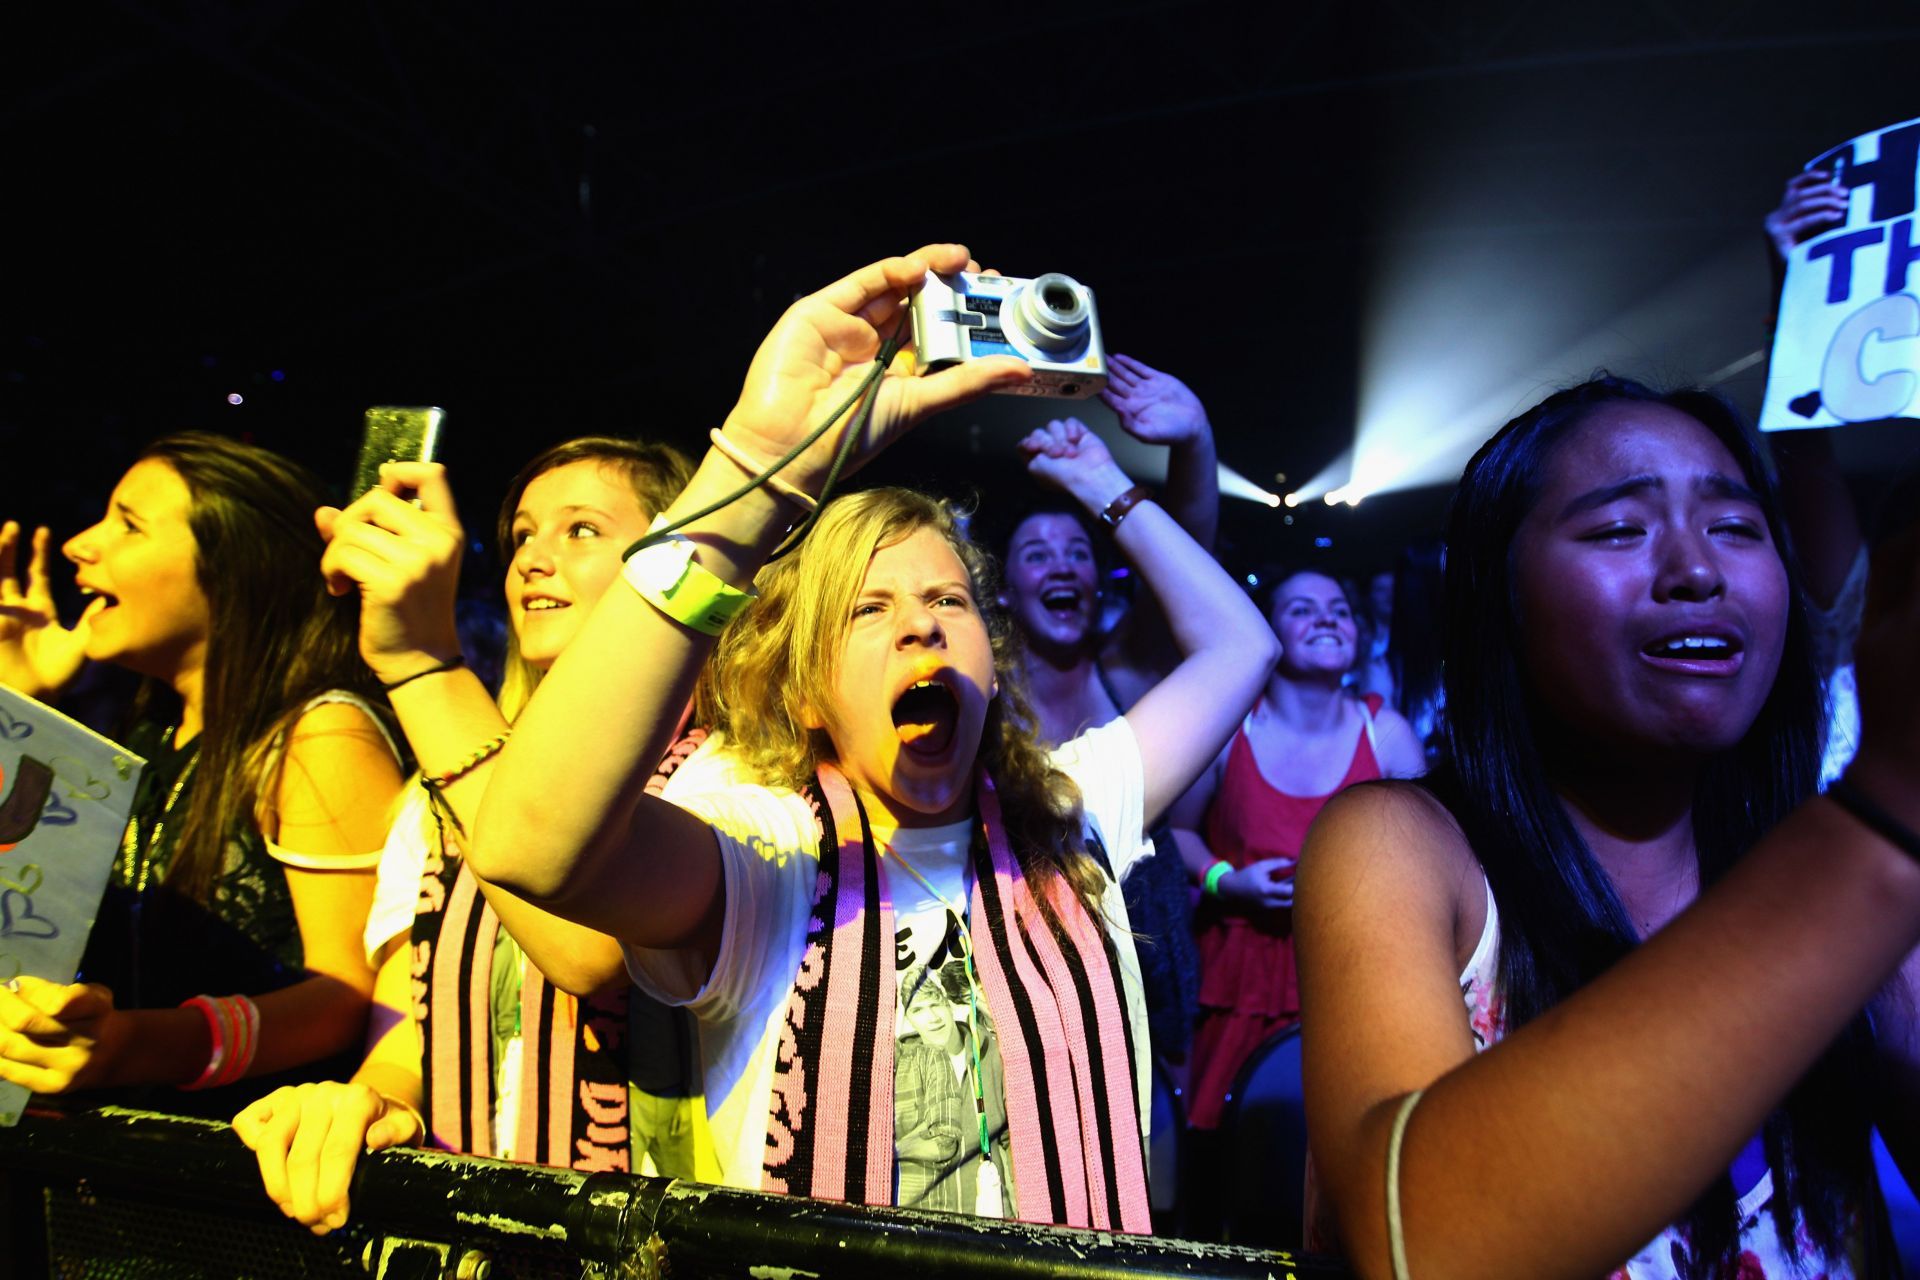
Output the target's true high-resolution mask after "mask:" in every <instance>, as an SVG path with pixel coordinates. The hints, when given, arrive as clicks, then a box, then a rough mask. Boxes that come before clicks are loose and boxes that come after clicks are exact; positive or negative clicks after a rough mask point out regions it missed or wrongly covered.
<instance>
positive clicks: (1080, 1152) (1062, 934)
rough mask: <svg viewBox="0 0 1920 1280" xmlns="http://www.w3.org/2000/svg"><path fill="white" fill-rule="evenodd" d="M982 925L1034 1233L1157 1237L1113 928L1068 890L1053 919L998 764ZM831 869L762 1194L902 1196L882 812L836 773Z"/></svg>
mask: <svg viewBox="0 0 1920 1280" xmlns="http://www.w3.org/2000/svg"><path fill="white" fill-rule="evenodd" d="M975 795H976V807H977V812H978V815H979V826H978V827H977V828H976V831H975V836H974V845H973V871H974V875H973V893H972V896H971V899H970V903H969V911H968V922H969V929H970V930H971V933H972V940H973V952H974V957H975V961H976V964H977V966H978V969H979V976H980V983H981V986H982V988H983V989H984V991H985V993H986V1001H987V1008H988V1012H989V1013H990V1014H991V1015H992V1018H993V1023H994V1026H995V1028H996V1030H997V1031H998V1034H999V1040H1000V1052H1001V1058H1002V1061H1003V1065H1004V1067H1005V1074H1006V1094H1007V1096H1006V1105H1007V1123H1008V1130H1009V1136H1010V1139H1011V1144H1012V1153H1013V1169H1014V1195H1015V1201H1014V1206H1013V1207H1014V1212H1013V1215H1012V1216H1015V1217H1018V1218H1020V1219H1022V1220H1025V1221H1028V1222H1045V1223H1052V1224H1055V1225H1058V1226H1072V1227H1091V1228H1096V1229H1100V1230H1111V1231H1134V1232H1143V1233H1144V1232H1150V1231H1151V1230H1152V1222H1151V1218H1150V1215H1149V1210H1148V1201H1147V1179H1146V1166H1145V1161H1144V1155H1143V1152H1142V1150H1141V1142H1140V1120H1139V1114H1138V1107H1137V1104H1136V1101H1135V1099H1136V1094H1135V1086H1134V1054H1135V1053H1136V1052H1142V1051H1144V1046H1141V1047H1140V1048H1138V1049H1136V1047H1135V1046H1134V1044H1133V1043H1132V1033H1131V1028H1130V1027H1129V1025H1128V1021H1127V1012H1126V1001H1125V998H1124V994H1123V992H1122V989H1121V984H1120V968H1119V965H1118V963H1117V958H1116V956H1115V953H1114V949H1113V942H1112V940H1111V939H1110V938H1109V937H1108V936H1107V931H1106V929H1105V928H1104V927H1103V926H1102V924H1101V922H1100V921H1099V920H1098V919H1097V918H1096V917H1095V916H1093V915H1092V914H1090V913H1089V912H1088V911H1087V909H1086V908H1085V907H1084V906H1083V905H1082V904H1081V902H1080V900H1079V899H1078V898H1077V897H1075V896H1074V893H1073V890H1072V888H1071V887H1070V886H1069V885H1068V884H1067V883H1066V882H1065V881H1064V880H1063V879H1059V878H1055V879H1053V880H1052V881H1051V882H1050V883H1049V884H1048V885H1047V886H1046V887H1045V888H1044V889H1043V890H1041V892H1044V893H1045V894H1046V895H1047V899H1048V903H1049V905H1050V906H1051V907H1052V908H1053V911H1054V914H1055V915H1056V916H1057V917H1058V918H1059V920H1060V921H1061V922H1062V925H1061V927H1059V928H1056V927H1054V925H1052V924H1051V923H1050V922H1049V921H1048V919H1047V917H1046V916H1045V915H1043V914H1042V912H1041V909H1040V903H1039V900H1038V898H1037V897H1036V891H1035V888H1034V887H1033V886H1032V885H1031V884H1029V882H1028V880H1027V878H1026V876H1025V875H1024V874H1023V873H1022V871H1021V869H1020V863H1019V860H1018V859H1017V858H1015V857H1014V855H1013V851H1012V850H1011V849H1010V848H1009V847H1008V844H1007V836H1006V828H1005V826H1004V824H1003V823H1002V822H1001V819H1000V804H999V800H998V798H997V796H996V795H995V792H994V787H993V783H992V780H991V779H989V778H988V777H987V775H986V772H985V770H982V771H981V772H980V775H979V778H978V781H977V783H976V785H975ZM812 799H813V801H814V807H815V810H816V812H817V813H818V814H819V817H820V826H821V835H820V871H819V881H818V887H817V889H816V891H815V894H814V903H813V913H812V917H811V919H809V921H808V924H807V946H806V951H805V953H804V955H803V957H802V960H801V963H800V970H799V972H798V974H796V975H795V978H794V984H793V994H792V996H791V997H790V998H789V1000H788V1002H787V1010H786V1017H785V1020H784V1022H783V1023H782V1026H781V1030H780V1043H779V1048H778V1051H777V1054H776V1061H775V1063H774V1079H773V1091H772V1097H771V1100H770V1103H769V1110H768V1117H767V1155H766V1162H765V1166H764V1168H763V1170H762V1179H761V1186H762V1187H763V1188H764V1189H765V1190H768V1191H778V1192H786V1193H789V1194H793V1195H804V1196H815V1197H820V1198H824V1199H829V1200H843V1201H851V1202H855V1203H862V1204H875V1205H884V1204H891V1203H892V1202H893V1185H894V1171H893V1069H894V1068H893V1050H894V1036H893V1032H894V1002H895V991H894V950H893V932H894V930H893V900H892V897H891V895H890V894H889V893H888V891H887V880H886V873H885V870H884V869H883V867H882V863H881V859H880V858H879V857H878V856H877V855H876V853H875V849H874V842H873V837H872V832H871V831H870V830H869V829H868V827H867V822H866V815H865V813H864V812H863V811H862V810H861V808H860V805H859V802H858V801H857V800H856V799H855V797H854V795H853V791H852V788H850V787H849V786H848V785H847V782H846V780H845V779H844V778H843V777H842V776H841V775H840V773H839V772H838V771H837V770H835V769H833V768H832V767H831V766H827V765H823V766H822V767H821V770H820V775H819V778H818V781H817V785H816V787H815V788H814V794H813V796H812Z"/></svg>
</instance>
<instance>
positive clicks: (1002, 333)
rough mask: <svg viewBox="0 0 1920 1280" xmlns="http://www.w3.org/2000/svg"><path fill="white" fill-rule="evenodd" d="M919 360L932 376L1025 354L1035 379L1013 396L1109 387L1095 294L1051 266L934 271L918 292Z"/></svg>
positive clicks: (1075, 394) (1075, 396) (1080, 393)
mask: <svg viewBox="0 0 1920 1280" xmlns="http://www.w3.org/2000/svg"><path fill="white" fill-rule="evenodd" d="M913 349H914V363H915V365H916V366H917V367H918V369H919V370H920V372H922V373H925V372H926V371H927V370H929V369H944V368H946V367H947V366H948V365H954V364H959V363H960V362H961V361H963V360H977V359H979V358H980V357H981V356H1018V357H1020V359H1022V360H1025V361H1026V362H1027V363H1028V364H1030V365H1032V366H1033V381H1031V382H1029V383H1027V384H1026V385H1025V386H1020V387H1009V388H1007V391H1008V393H1009V394H1011V395H1023V396H1054V397H1058V398H1061V399H1069V400H1082V399H1085V398H1086V397H1088V396H1090V395H1093V394H1094V393H1095V392H1097V391H1099V390H1100V389H1101V388H1102V387H1104V386H1106V385H1107V351H1106V348H1105V347H1103V346H1101V345H1100V316H1099V313H1098V312H1096V311H1095V310H1094V308H1093V291H1092V290H1091V289H1089V288H1087V287H1086V286H1085V285H1083V284H1081V283H1080V282H1079V281H1078V280H1075V279H1074V278H1073V277H1072V276H1064V275H1061V274H1060V273H1059V272H1058V271H1050V272H1048V273H1047V274H1046V275H1044V276H1040V277H1037V278H1036V279H1033V280H1019V279H1015V278H1014V277H1012V276H987V275H975V274H974V273H973V272H970V271H960V272H956V273H955V274H953V275H950V276H942V275H934V274H932V273H928V275H927V283H926V285H925V286H924V287H923V288H922V289H921V290H920V292H919V293H917V294H915V295H914V296H913Z"/></svg>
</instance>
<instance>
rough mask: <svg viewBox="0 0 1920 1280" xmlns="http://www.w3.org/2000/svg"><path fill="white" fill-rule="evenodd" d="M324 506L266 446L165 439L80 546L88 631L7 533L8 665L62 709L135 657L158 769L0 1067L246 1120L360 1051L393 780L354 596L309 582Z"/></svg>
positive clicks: (58, 1083) (305, 480)
mask: <svg viewBox="0 0 1920 1280" xmlns="http://www.w3.org/2000/svg"><path fill="white" fill-rule="evenodd" d="M321 500H322V490H321V488H320V485H319V484H318V482H317V481H315V479H314V478H313V477H312V476H311V475H309V474H308V473H307V472H306V471H305V470H303V469H302V468H300V467H298V466H296V465H294V464H293V463H291V462H288V461H287V460H286V459H284V458H281V457H278V456H276V455H275V454H272V453H269V452H267V451H266V450H264V449H259V448H255V447H253V446H250V445H243V444H238V443H236V442H234V441H231V440H226V439H223V438H221V437H218V436H212V435H204V434H200V433H183V434H180V435H174V436H169V437H167V438H165V439H162V440H160V441H158V442H156V443H155V444H153V445H151V446H150V447H149V448H148V449H147V451H146V452H145V454H143V455H142V456H141V458H140V459H139V461H137V462H135V463H134V465H133V467H132V468H131V469H130V470H128V472H127V473H126V475H125V476H124V477H122V479H121V480H120V483H119V484H118V485H117V486H115V488H114V490H113V495H112V497H111V499H110V500H109V502H108V506H107V512H106V514H105V516H104V517H103V518H102V519H101V520H100V522H99V523H98V524H95V525H94V526H93V527H91V528H89V529H87V530H85V531H84V532H82V533H80V534H78V535H76V536H75V537H74V538H73V539H72V540H70V541H69V542H68V543H67V544H66V547H65V552H66V556H67V558H68V559H70V560H72V561H73V562H74V563H75V564H76V565H77V566H78V569H79V572H78V579H79V584H80V588H81V590H82V591H83V592H84V593H86V594H88V595H90V596H92V597H93V600H92V601H91V603H90V604H89V605H88V607H87V609H86V612H85V613H84V614H83V615H82V616H81V618H80V621H79V622H78V623H77V624H76V625H75V626H74V627H73V628H72V629H71V630H69V629H66V628H63V627H61V626H60V624H59V622H58V620H57V619H56V618H55V616H54V608H53V599H52V593H51V589H50V581H49V573H48V567H47V550H48V543H49V535H48V532H47V530H45V529H40V530H37V531H36V532H35V534H34V538H33V549H32V558H31V561H30V563H29V565H28V573H27V584H26V589H25V590H24V591H22V590H21V588H20V586H19V585H18V584H17V583H16V581H15V578H14V574H13V572H12V570H13V563H12V562H13V560H14V558H15V556H16V555H17V553H18V549H19V534H20V531H19V529H18V527H17V526H15V525H12V524H9V525H8V526H7V527H6V529H5V530H4V531H0V581H4V583H5V584H6V585H5V588H4V597H5V598H4V599H0V605H4V606H5V614H6V619H5V625H4V630H0V663H4V678H5V679H6V680H7V682H8V683H9V684H12V685H14V686H15V687H17V688H19V689H21V690H22V691H23V692H26V693H28V694H31V695H33V696H34V697H38V698H42V699H46V700H52V699H53V698H55V697H57V696H58V695H59V693H60V691H61V689H63V688H64V687H65V686H66V685H67V684H68V683H69V682H71V681H72V680H73V678H74V677H75V676H76V675H77V674H78V673H79V670H80V667H81V665H82V661H83V659H85V658H92V659H96V660H99V661H103V662H111V663H115V664H118V665H120V666H123V667H127V668H129V669H131V670H133V671H136V672H138V673H139V674H141V675H142V676H144V677H146V679H145V682H144V683H143V685H142V687H141V690H140V694H139V697H138V701H137V704H136V706H135V708H134V712H135V714H134V721H135V723H134V726H133V728H132V731H131V732H130V733H129V734H128V735H127V738H126V743H127V745H128V746H129V747H130V748H131V749H133V750H134V751H136V752H138V753H139V754H141V755H142V756H144V757H146V759H147V761H148V766H147V772H146V774H145V775H144V777H143V778H142V780H141V789H140V792H139V794H138V796H137V797H136V799H135V802H134V809H133V819H132V821H131V823H130V824H129V825H128V827H127V832H126V836H125V840H124V845H123V848H122V850H121V853H120V855H119V856H118V857H116V859H115V861H114V865H113V872H112V879H111V881H110V883H109V885H108V889H107V895H106V899H105V901H104V902H103V903H102V905H101V909H100V914H99V917H98V918H97V920H96V921H95V923H94V926H93V932H92V935H91V937H90V938H89V941H88V945H87V951H86V955H85V958H84V959H83V961H82V962H81V970H80V972H81V977H82V979H83V980H84V981H83V983H80V984H75V985H72V986H58V985H55V984H51V983H47V982H43V981H39V980H37V979H33V978H30V977H26V976H22V977H21V978H20V979H19V980H18V981H19V990H18V991H17V992H15V991H12V990H4V991H0V1026H4V1028H5V1030H6V1032H7V1034H6V1036H5V1038H4V1040H0V1079H6V1080H11V1081H14V1082H15V1083H18V1084H21V1085H24V1086H26V1087H27V1088H29V1089H31V1090H33V1091H34V1092H36V1093H66V1092H69V1091H75V1090H96V1089H126V1088H130V1087H133V1086H172V1087H173V1088H175V1089H179V1090H186V1091H187V1092H176V1093H169V1094H167V1095H165V1097H164V1098H153V1097H151V1096H150V1095H149V1096H148V1097H147V1102H148V1105H154V1106H158V1107H161V1108H162V1109H164V1110H169V1111H186V1112H190V1113H200V1114H207V1115H231V1114H232V1113H233V1110H234V1109H235V1108H236V1107H238V1106H240V1105H242V1104H243V1103H244V1102H245V1101H247V1099H248V1098H249V1097H255V1096H258V1095H259V1093H260V1092H262V1091H263V1090H265V1089H268V1088H271V1087H273V1086H274V1085H275V1084H277V1083H280V1082H281V1081H283V1080H285V1079H289V1078H294V1079H298V1078H303V1077H304V1078H314V1076H315V1074H316V1073H319V1072H322V1071H325V1070H337V1069H339V1068H338V1066H337V1065H336V1064H337V1063H338V1062H340V1061H343V1060H344V1061H351V1058H350V1057H348V1056H346V1055H348V1054H350V1052H351V1051H352V1049H353V1048H354V1046H356V1045H357V1044H358V1043H359V1041H360V1038H361V1036H362V1034H363V1031H364V1028H365V1025H366V1013H367V1001H368V996H369V994H370V992H371V990H372V987H373V973H372V970H370V969H369V968H368V967H367V963H366V959H365V957H364V956H363V955H362V954H361V950H360V929H361V925H362V923H363V922H364V921H365V920H366V913H367V904H368V902H369V901H370V900H371V898H372V895H373V886H374V867H375V863H376V862H377V861H378V859H379V850H380V844H381V841H382V839H383V838H384V836H385V834H386V823H387V811H388V807H389V804H390V803H391V801H392V799H393V797H394V795H395V794H396V792H397V791H398V789H399V786H400V780H401V771H400V764H399V761H398V759H397V757H396V754H395V750H394V746H393V744H392V742H391V741H390V739H389V738H388V736H387V731H386V729H385V728H384V727H383V726H382V724H381V720H380V715H379V713H377V712H376V711H375V709H374V705H373V703H372V702H371V701H370V699H373V698H377V697H378V689H377V686H375V685H374V683H373V681H372V678H371V676H370V675H369V673H368V672H367V669H366V667H365V666H364V665H362V664H361V662H360V660H359V659H358V657H356V656H355V653H354V619H355V602H354V601H352V600H341V599H335V598H333V597H331V596H329V595H328V594H327V592H326V590H325V588H324V586H323V585H322V584H321V582H320V580H319V578H318V576H317V575H316V574H315V572H314V568H315V566H316V565H317V564H318V563H319V560H320V551H321V542H320V538H319V536H318V535H317V534H316V533H315V531H314V528H313V508H314V506H315V504H316V503H318V502H320V501H321ZM303 1068H304V1069H306V1070H304V1071H303V1070H301V1069H303ZM123 1096H124V1095H123Z"/></svg>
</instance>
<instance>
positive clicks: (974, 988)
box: [880, 841, 993, 1164]
mask: <svg viewBox="0 0 1920 1280" xmlns="http://www.w3.org/2000/svg"><path fill="white" fill-rule="evenodd" d="M880 847H881V848H882V849H884V850H885V851H886V852H887V854H888V856H890V857H892V858H893V860H894V861H895V862H898V863H899V864H900V869H901V870H903V871H905V872H906V873H907V874H908V875H910V876H912V877H913V878H914V879H915V880H918V881H919V882H920V887H921V888H922V889H925V890H926V891H927V892H928V893H930V894H932V895H933V900H934V901H935V902H938V903H939V904H940V905H941V906H942V907H944V908H946V912H947V936H948V937H950V938H952V939H954V940H955V942H956V943H957V944H958V945H959V948H960V963H961V968H962V970H963V971H964V972H965V973H966V975H967V1079H968V1082H969V1083H971V1084H972V1085H973V1107H974V1114H975V1116H976V1118H977V1119H978V1121H979V1124H980V1158H981V1159H982V1160H984V1161H986V1162H987V1163H989V1164H991V1163H992V1162H993V1145H992V1143H991V1142H989V1141H988V1139H987V1094H986V1089H985V1088H984V1087H983V1086H982V1084H981V1069H980V980H979V979H978V978H976V977H975V976H974V972H973V937H972V934H971V933H970V932H969V930H968V927H967V919H968V913H967V912H965V911H961V910H960V909H959V908H957V907H955V906H954V905H953V903H951V902H949V901H948V900H947V897H946V895H945V894H943V893H941V892H940V891H939V890H938V889H936V888H934V887H933V885H932V883H931V882H929V881H928V880H927V878H926V877H925V876H923V875H921V874H920V872H919V869H918V868H916V867H915V866H914V865H913V864H912V863H911V862H908V861H907V860H906V859H905V858H904V857H902V856H901V855H900V851H899V850H898V849H896V848H894V847H893V846H892V845H890V844H888V843H886V842H885V841H881V842H880ZM969 896H971V895H969ZM969 906H971V904H969ZM925 980H926V981H937V979H934V978H933V977H932V975H931V973H929V975H928V977H927V979H925Z"/></svg>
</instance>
